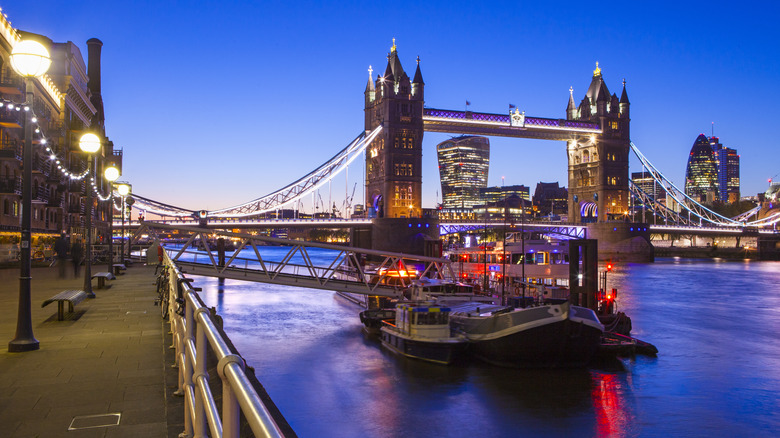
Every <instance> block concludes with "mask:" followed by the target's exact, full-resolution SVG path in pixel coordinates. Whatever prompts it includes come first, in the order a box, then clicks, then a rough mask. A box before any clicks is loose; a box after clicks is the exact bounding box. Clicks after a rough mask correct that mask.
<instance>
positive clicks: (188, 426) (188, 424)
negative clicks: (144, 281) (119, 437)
mask: <svg viewBox="0 0 780 438" xmlns="http://www.w3.org/2000/svg"><path fill="white" fill-rule="evenodd" d="M172 274H173V273H172ZM184 315H185V322H184V328H185V335H184V339H183V342H182V344H183V345H182V349H183V350H184V351H183V355H182V356H183V357H184V363H183V364H181V365H183V366H181V365H180V366H181V368H182V369H183V370H182V372H183V375H184V388H185V391H184V396H185V398H189V396H188V395H187V388H188V387H189V388H191V389H192V390H193V392H194V386H193V384H192V361H193V360H194V359H195V358H191V357H189V354H190V353H189V348H188V345H187V344H189V343H190V342H192V341H193V340H194V337H195V335H194V333H193V332H194V330H195V321H194V318H193V311H192V306H185V312H184ZM188 401H189V400H185V402H184V406H185V408H184V435H185V436H187V437H191V436H192V429H193V425H194V423H195V422H196V421H197V418H195V419H193V418H192V417H193V416H197V414H198V413H197V412H192V413H190V410H189V409H187V402H188Z"/></svg>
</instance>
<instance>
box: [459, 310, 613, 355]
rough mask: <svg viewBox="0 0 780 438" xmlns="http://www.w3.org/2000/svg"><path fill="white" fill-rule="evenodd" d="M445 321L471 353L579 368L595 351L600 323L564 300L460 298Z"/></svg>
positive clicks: (600, 332)
mask: <svg viewBox="0 0 780 438" xmlns="http://www.w3.org/2000/svg"><path fill="white" fill-rule="evenodd" d="M450 325H451V327H452V329H453V331H454V332H456V333H460V334H462V335H463V336H465V337H466V338H467V339H468V341H469V344H470V345H469V352H470V354H471V355H472V356H474V357H476V358H478V359H480V360H483V361H485V362H488V363H492V364H495V365H500V366H509V367H522V368H526V367H545V368H547V367H551V368H559V367H560V368H562V367H580V366H585V365H587V363H588V362H589V361H590V360H591V358H593V355H594V354H595V353H596V352H597V351H598V348H599V343H600V339H601V334H602V333H603V331H604V326H602V325H601V323H600V322H599V320H598V318H597V317H596V314H595V313H594V312H593V311H592V310H590V309H587V308H584V307H579V306H573V305H571V303H569V302H568V301H565V302H562V303H559V304H542V305H536V306H531V307H525V308H515V307H513V306H501V305H485V304H481V303H462V304H457V305H453V306H452V313H451V314H450Z"/></svg>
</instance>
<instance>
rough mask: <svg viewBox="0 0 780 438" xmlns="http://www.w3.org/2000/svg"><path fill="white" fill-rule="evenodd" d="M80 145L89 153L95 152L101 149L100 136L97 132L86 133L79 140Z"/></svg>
mask: <svg viewBox="0 0 780 438" xmlns="http://www.w3.org/2000/svg"><path fill="white" fill-rule="evenodd" d="M79 147H80V148H81V150H82V151H84V152H86V153H88V154H94V153H95V152H97V151H98V150H100V138H98V136H97V135H95V134H90V133H87V134H84V135H82V136H81V139H80V140H79Z"/></svg>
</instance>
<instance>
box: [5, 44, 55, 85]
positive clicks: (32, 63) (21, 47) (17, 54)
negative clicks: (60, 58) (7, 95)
mask: <svg viewBox="0 0 780 438" xmlns="http://www.w3.org/2000/svg"><path fill="white" fill-rule="evenodd" d="M50 65H51V58H49V51H48V50H46V47H43V44H41V43H39V42H37V41H32V40H25V41H20V42H19V43H18V44H16V45H15V46H14V48H13V50H12V51H11V66H12V67H13V68H14V70H15V71H16V73H18V74H19V75H21V76H24V77H28V78H32V77H38V76H41V75H43V74H44V73H46V71H47V70H49V66H50Z"/></svg>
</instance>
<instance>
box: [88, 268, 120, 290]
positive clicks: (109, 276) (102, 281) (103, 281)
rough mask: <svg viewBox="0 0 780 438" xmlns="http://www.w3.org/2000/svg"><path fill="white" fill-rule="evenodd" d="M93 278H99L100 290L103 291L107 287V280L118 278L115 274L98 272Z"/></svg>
mask: <svg viewBox="0 0 780 438" xmlns="http://www.w3.org/2000/svg"><path fill="white" fill-rule="evenodd" d="M92 278H97V279H98V289H103V288H104V287H106V280H113V279H114V278H116V277H114V274H112V273H110V272H96V273H94V274H92Z"/></svg>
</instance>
